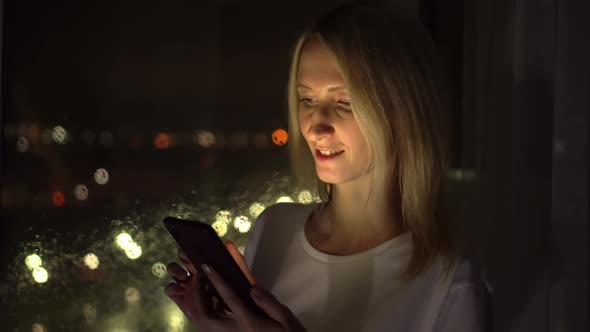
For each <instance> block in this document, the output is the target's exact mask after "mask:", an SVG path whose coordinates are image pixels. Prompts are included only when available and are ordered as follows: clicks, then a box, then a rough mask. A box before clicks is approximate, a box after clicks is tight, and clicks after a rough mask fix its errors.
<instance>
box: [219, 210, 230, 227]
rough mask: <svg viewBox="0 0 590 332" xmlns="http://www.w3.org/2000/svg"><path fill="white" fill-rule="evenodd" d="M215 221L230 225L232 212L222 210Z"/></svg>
mask: <svg viewBox="0 0 590 332" xmlns="http://www.w3.org/2000/svg"><path fill="white" fill-rule="evenodd" d="M215 221H220V222H223V223H225V224H226V225H228V224H229V223H230V222H231V212H229V211H228V210H221V211H219V212H217V214H216V215H215Z"/></svg>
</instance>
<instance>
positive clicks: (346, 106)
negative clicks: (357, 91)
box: [338, 100, 352, 108]
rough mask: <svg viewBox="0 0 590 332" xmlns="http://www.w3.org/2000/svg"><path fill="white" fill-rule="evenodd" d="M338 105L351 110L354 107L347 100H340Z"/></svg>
mask: <svg viewBox="0 0 590 332" xmlns="http://www.w3.org/2000/svg"><path fill="white" fill-rule="evenodd" d="M338 104H339V105H341V106H343V107H345V108H350V107H351V106H352V104H351V103H350V102H349V101H347V100H339V101H338Z"/></svg>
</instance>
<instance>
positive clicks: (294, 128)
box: [288, 3, 454, 279]
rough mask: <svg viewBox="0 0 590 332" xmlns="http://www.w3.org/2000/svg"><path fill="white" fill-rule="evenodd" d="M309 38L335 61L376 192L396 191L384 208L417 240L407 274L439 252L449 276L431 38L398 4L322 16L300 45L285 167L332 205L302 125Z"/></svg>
mask: <svg viewBox="0 0 590 332" xmlns="http://www.w3.org/2000/svg"><path fill="white" fill-rule="evenodd" d="M310 38H317V39H319V41H320V42H321V43H322V45H323V46H324V48H325V49H326V50H327V51H328V52H329V53H330V54H331V55H332V56H333V58H334V59H335V61H336V63H337V64H338V66H339V68H340V71H341V73H342V76H343V78H344V81H345V83H346V85H347V88H348V91H349V94H350V97H351V100H352V105H353V114H354V117H355V119H356V121H357V123H358V125H359V128H360V130H361V132H362V133H363V135H364V136H365V138H366V140H367V142H368V145H369V149H370V151H369V152H370V156H371V159H370V168H371V170H372V174H373V178H372V181H373V186H372V188H374V189H373V190H374V192H373V193H372V194H373V195H386V196H377V197H389V198H391V199H393V196H394V195H392V191H395V190H398V196H399V203H398V202H392V201H390V202H391V203H393V204H399V205H400V208H401V215H402V219H403V226H404V228H405V229H406V230H408V231H410V232H411V234H412V239H413V243H414V246H413V252H412V257H411V259H410V263H409V264H408V267H407V269H406V273H405V274H404V277H405V278H406V279H411V278H413V277H415V276H417V275H418V274H420V273H421V272H422V271H424V270H425V269H427V268H428V267H430V266H431V265H432V263H433V262H434V261H435V259H436V257H437V256H439V255H440V256H442V257H443V258H444V266H445V269H444V270H446V271H448V270H449V268H450V266H451V265H452V263H453V257H454V255H453V253H452V251H453V250H452V249H453V246H452V241H451V231H450V229H451V226H450V218H449V216H448V214H447V209H446V202H445V198H446V195H445V187H446V186H445V172H446V167H447V155H448V152H447V140H448V139H447V136H448V135H447V131H446V128H447V126H446V106H445V105H446V98H445V93H444V90H443V85H442V84H441V83H442V82H441V77H442V75H441V72H440V69H439V67H438V63H437V53H436V50H435V47H434V45H433V43H432V40H431V39H430V36H429V34H428V33H427V31H426V30H425V29H424V28H423V27H422V25H421V24H420V23H419V22H418V20H417V19H416V18H415V17H414V16H413V14H412V13H411V12H409V11H407V10H405V9H404V8H398V7H395V8H394V7H391V6H390V5H387V4H378V3H351V4H346V5H344V6H341V7H339V8H337V9H335V10H332V11H330V12H329V13H328V14H326V15H324V16H323V17H322V18H320V19H319V20H318V21H317V22H316V23H315V24H313V25H311V26H310V27H309V28H308V29H307V30H306V31H305V32H304V33H303V34H302V36H301V37H300V38H299V39H298V41H297V43H296V45H295V50H294V52H293V58H292V63H291V68H290V75H289V82H288V108H289V132H290V133H291V135H290V136H291V137H290V142H289V148H290V153H291V162H292V167H293V170H294V172H295V174H296V175H298V178H300V179H303V182H304V183H305V184H306V185H307V186H310V187H311V188H313V187H315V188H317V194H318V195H319V196H320V198H321V199H322V200H325V201H329V200H330V193H329V190H328V188H327V187H328V186H327V184H326V183H323V182H322V181H321V180H320V179H319V178H318V177H317V174H316V172H315V167H314V160H313V156H312V155H311V153H310V151H309V147H308V146H307V144H306V143H305V139H304V138H303V136H302V134H301V131H300V129H299V116H298V112H299V98H298V92H297V70H298V66H299V57H300V54H301V51H302V48H303V46H304V44H305V42H306V41H307V40H308V39H310Z"/></svg>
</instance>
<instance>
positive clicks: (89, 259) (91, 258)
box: [84, 253, 100, 270]
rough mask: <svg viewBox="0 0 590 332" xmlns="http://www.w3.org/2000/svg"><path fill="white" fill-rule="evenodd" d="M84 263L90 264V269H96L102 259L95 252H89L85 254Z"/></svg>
mask: <svg viewBox="0 0 590 332" xmlns="http://www.w3.org/2000/svg"><path fill="white" fill-rule="evenodd" d="M84 264H85V265H86V266H88V268H89V269H91V270H96V269H97V268H98V265H100V261H99V259H98V256H96V255H95V254H93V253H88V254H86V256H84Z"/></svg>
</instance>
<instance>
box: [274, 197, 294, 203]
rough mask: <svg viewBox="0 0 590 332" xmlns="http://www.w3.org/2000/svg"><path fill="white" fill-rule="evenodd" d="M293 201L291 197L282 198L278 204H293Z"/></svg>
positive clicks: (278, 200)
mask: <svg viewBox="0 0 590 332" xmlns="http://www.w3.org/2000/svg"><path fill="white" fill-rule="evenodd" d="M293 202H294V201H293V199H292V198H291V197H289V196H281V197H279V198H278V199H277V203H293Z"/></svg>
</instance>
